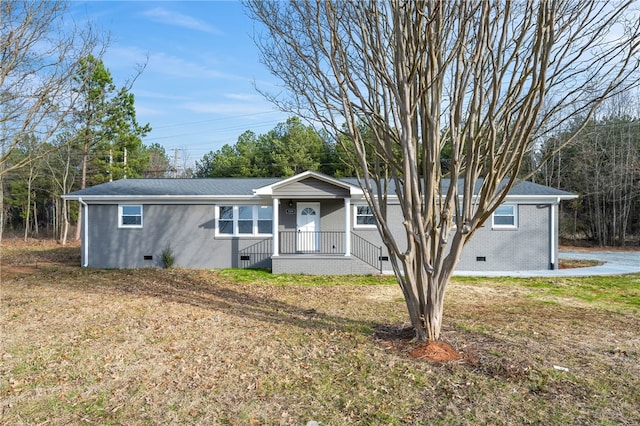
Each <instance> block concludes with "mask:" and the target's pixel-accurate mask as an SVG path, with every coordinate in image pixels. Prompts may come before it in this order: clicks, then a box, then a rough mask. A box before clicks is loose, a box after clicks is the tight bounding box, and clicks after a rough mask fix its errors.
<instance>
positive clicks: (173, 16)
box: [143, 7, 221, 34]
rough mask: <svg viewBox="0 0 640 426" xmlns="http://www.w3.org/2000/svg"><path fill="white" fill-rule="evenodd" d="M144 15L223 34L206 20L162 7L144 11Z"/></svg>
mask: <svg viewBox="0 0 640 426" xmlns="http://www.w3.org/2000/svg"><path fill="white" fill-rule="evenodd" d="M143 15H144V16H146V17H147V18H150V19H151V20H152V21H155V22H160V23H162V24H168V25H174V26H177V27H182V28H188V29H190V30H194V31H201V32H205V33H209V34H221V32H220V30H219V29H217V28H215V27H212V26H211V25H209V24H207V23H206V22H203V21H201V20H199V19H196V18H194V17H192V16H189V15H185V14H182V13H179V12H174V11H170V10H167V9H165V8H162V7H155V8H153V9H149V10H146V11H145V12H143Z"/></svg>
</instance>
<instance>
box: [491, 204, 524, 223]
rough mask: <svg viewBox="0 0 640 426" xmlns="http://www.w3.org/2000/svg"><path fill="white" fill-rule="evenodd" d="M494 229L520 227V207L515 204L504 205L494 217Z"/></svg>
mask: <svg viewBox="0 0 640 426" xmlns="http://www.w3.org/2000/svg"><path fill="white" fill-rule="evenodd" d="M492 227H493V228H494V229H516V228H517V227H518V206H516V205H514V204H502V205H501V206H499V207H498V208H497V209H496V211H494V212H493V216H492Z"/></svg>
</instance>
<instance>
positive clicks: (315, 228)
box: [296, 203, 320, 252]
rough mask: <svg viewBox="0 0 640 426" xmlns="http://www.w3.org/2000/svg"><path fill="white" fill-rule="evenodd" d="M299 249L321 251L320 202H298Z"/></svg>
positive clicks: (302, 250)
mask: <svg viewBox="0 0 640 426" xmlns="http://www.w3.org/2000/svg"><path fill="white" fill-rule="evenodd" d="M296 207H297V209H296V210H297V221H298V222H297V223H298V224H297V229H296V231H297V234H298V238H297V240H296V242H297V247H296V248H297V251H300V252H315V251H320V203H298V205H297V206H296Z"/></svg>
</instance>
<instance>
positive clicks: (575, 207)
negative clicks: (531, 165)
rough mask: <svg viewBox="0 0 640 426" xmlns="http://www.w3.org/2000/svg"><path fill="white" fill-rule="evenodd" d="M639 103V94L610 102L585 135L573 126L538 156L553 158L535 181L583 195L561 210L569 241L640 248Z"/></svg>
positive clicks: (589, 122)
mask: <svg viewBox="0 0 640 426" xmlns="http://www.w3.org/2000/svg"><path fill="white" fill-rule="evenodd" d="M634 99H640V98H639V97H638V94H637V93H633V94H632V93H627V94H625V95H624V96H622V97H620V98H618V99H616V100H614V101H613V102H610V103H609V105H607V106H606V108H603V109H602V113H601V114H600V115H599V116H597V117H595V118H592V119H590V120H588V122H587V124H586V125H585V126H583V127H582V129H581V130H579V131H576V128H575V125H574V126H569V128H568V129H566V130H565V131H562V132H559V133H558V134H557V135H555V136H554V137H551V138H548V139H547V140H546V141H545V143H544V145H543V147H542V149H541V150H540V152H539V153H538V155H539V156H541V157H543V158H544V157H546V158H548V159H547V161H546V162H545V163H544V165H543V167H542V168H541V170H540V172H539V174H538V175H537V176H536V178H537V179H539V180H540V181H541V183H544V184H546V185H549V186H553V187H556V188H559V189H563V190H566V191H570V192H573V193H576V194H578V195H579V198H578V199H576V200H574V201H572V202H566V203H563V205H562V206H561V209H562V210H561V213H562V217H561V221H560V224H561V226H562V229H561V232H562V235H564V236H565V237H566V238H570V239H572V240H575V239H585V240H588V241H591V242H592V243H595V244H597V245H599V246H625V245H628V244H640V117H639V116H638V114H637V112H638V109H635V111H634V108H633V106H634V104H636V105H637V103H636V102H634V101H633V100H634ZM615 105H618V106H619V107H614V106H615ZM622 106H624V107H622ZM570 138H571V142H569V143H568V145H566V146H565V147H564V148H563V149H562V150H559V151H558V150H557V147H559V146H562V145H563V144H564V143H565V142H567V140H568V139H570Z"/></svg>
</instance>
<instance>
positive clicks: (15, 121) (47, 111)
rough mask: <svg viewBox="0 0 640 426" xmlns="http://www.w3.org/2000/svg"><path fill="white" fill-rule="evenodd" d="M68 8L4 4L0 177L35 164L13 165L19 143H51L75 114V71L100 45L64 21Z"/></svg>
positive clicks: (0, 9)
mask: <svg viewBox="0 0 640 426" xmlns="http://www.w3.org/2000/svg"><path fill="white" fill-rule="evenodd" d="M66 8H67V3H66V2H63V1H48V0H36V1H28V0H27V1H5V0H1V1H0V175H4V174H6V173H8V172H9V171H11V170H14V169H17V168H19V167H22V166H24V165H25V164H27V163H28V162H29V161H30V160H31V159H32V157H29V156H27V157H24V158H23V159H22V160H21V161H20V162H17V163H11V162H10V161H9V158H10V154H11V151H13V150H14V148H15V147H16V146H17V145H18V143H19V142H20V141H21V140H23V139H24V138H26V137H35V138H37V139H38V140H39V141H41V142H42V143H46V142H48V141H49V140H50V138H51V137H52V136H53V135H54V134H55V133H56V132H57V131H58V130H59V129H60V127H61V126H62V124H63V123H64V121H65V119H66V117H67V116H68V114H69V113H70V111H71V110H72V107H73V103H74V101H75V99H74V96H77V95H75V94H74V93H73V92H72V91H71V81H72V79H73V77H74V75H75V69H76V67H77V66H78V61H79V59H80V58H82V57H84V56H86V55H87V54H88V53H89V52H91V50H92V49H93V48H94V47H95V46H96V42H97V40H96V37H95V36H94V35H93V34H92V32H91V31H90V29H88V28H84V29H81V28H79V27H77V26H76V25H75V24H74V23H73V22H70V21H69V20H68V19H65V16H64V15H65V11H66ZM45 154H46V152H43V151H42V150H34V151H33V155H37V156H43V155H45Z"/></svg>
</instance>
